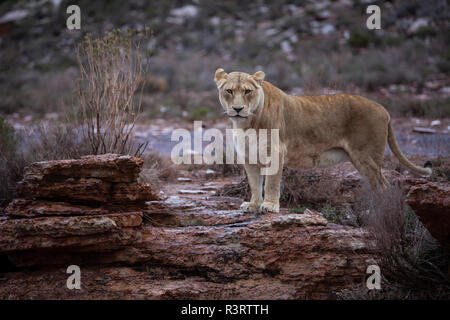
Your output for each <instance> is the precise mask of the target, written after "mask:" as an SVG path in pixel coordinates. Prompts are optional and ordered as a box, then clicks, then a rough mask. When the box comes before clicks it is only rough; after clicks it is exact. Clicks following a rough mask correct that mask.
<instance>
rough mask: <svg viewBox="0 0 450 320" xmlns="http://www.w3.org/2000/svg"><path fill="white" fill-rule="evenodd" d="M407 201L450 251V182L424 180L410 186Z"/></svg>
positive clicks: (435, 236)
mask: <svg viewBox="0 0 450 320" xmlns="http://www.w3.org/2000/svg"><path fill="white" fill-rule="evenodd" d="M407 202H408V204H409V205H410V206H411V208H412V209H413V210H414V212H415V213H416V215H417V217H418V218H419V220H420V221H421V222H422V223H423V225H424V226H425V227H426V228H427V229H428V231H429V232H430V234H431V235H432V236H433V237H434V238H435V239H436V240H437V241H439V243H440V244H441V245H442V246H443V247H444V248H446V249H447V250H448V251H449V252H450V184H449V183H448V182H427V181H422V183H418V184H417V185H415V186H412V187H411V188H410V190H409V193H408V196H407ZM449 272H450V267H449ZM449 274H450V273H449Z"/></svg>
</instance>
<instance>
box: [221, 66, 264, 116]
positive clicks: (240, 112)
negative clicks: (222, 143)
mask: <svg viewBox="0 0 450 320" xmlns="http://www.w3.org/2000/svg"><path fill="white" fill-rule="evenodd" d="M264 76H265V74H264V72H262V71H258V72H256V73H255V74H254V75H250V74H248V73H244V72H231V73H229V74H227V73H226V72H225V71H224V70H223V69H217V71H216V73H215V75H214V80H215V82H216V84H217V89H218V90H219V99H220V104H221V105H222V108H223V109H224V110H225V113H226V114H227V115H228V116H229V117H230V118H231V119H233V120H239V119H245V118H247V117H248V116H250V115H254V112H255V111H256V109H257V108H258V106H259V105H260V103H261V102H263V99H264V91H263V89H262V87H261V85H262V82H263V81H264Z"/></svg>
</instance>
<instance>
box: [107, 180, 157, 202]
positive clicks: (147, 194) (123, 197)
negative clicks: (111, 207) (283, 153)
mask: <svg viewBox="0 0 450 320" xmlns="http://www.w3.org/2000/svg"><path fill="white" fill-rule="evenodd" d="M158 199H159V197H158V196H157V195H156V194H155V193H154V192H153V190H152V188H151V187H150V186H149V185H148V184H146V183H137V182H136V183H116V184H114V185H113V186H112V190H111V201H112V202H114V203H132V202H146V201H154V200H158Z"/></svg>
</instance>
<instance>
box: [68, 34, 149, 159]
mask: <svg viewBox="0 0 450 320" xmlns="http://www.w3.org/2000/svg"><path fill="white" fill-rule="evenodd" d="M142 37H145V34H144V33H141V32H137V31H132V30H128V31H126V32H122V31H121V30H114V31H111V32H107V33H106V35H105V36H103V37H101V38H98V39H93V38H92V37H91V35H90V34H87V35H86V37H85V39H84V41H83V42H82V43H81V44H80V45H79V47H78V64H79V67H80V72H81V78H80V79H79V81H78V86H77V95H76V97H77V105H78V107H79V119H80V124H81V126H82V128H83V134H84V135H85V137H86V139H87V141H89V144H90V147H91V153H92V154H102V153H118V154H132V155H136V156H140V155H142V154H143V152H144V150H145V148H146V144H139V145H135V143H134V141H133V135H132V133H133V130H134V125H135V123H136V121H137V119H138V117H139V115H140V112H141V101H142V90H143V87H144V85H143V83H142V81H141V80H142V77H143V75H144V74H145V73H146V71H148V67H149V57H145V56H143V55H142V53H141V52H140V49H141V48H140V45H141V42H140V41H141V38H142ZM135 94H138V100H137V101H136V100H135Z"/></svg>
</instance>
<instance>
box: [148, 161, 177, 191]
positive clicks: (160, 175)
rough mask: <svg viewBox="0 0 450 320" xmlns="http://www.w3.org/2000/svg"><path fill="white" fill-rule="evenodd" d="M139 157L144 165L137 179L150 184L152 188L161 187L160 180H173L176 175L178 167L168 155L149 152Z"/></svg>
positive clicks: (157, 188)
mask: <svg viewBox="0 0 450 320" xmlns="http://www.w3.org/2000/svg"><path fill="white" fill-rule="evenodd" d="M141 158H142V159H143V160H144V166H143V168H142V171H141V174H140V176H139V179H140V181H142V182H146V183H148V184H150V185H151V186H152V188H153V189H154V190H159V189H161V182H168V181H174V180H175V178H176V177H177V175H178V168H177V167H176V166H175V165H174V164H173V163H172V160H171V159H170V157H164V156H161V155H160V154H158V153H156V152H150V153H146V154H145V155H143V156H142V157H141Z"/></svg>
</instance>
